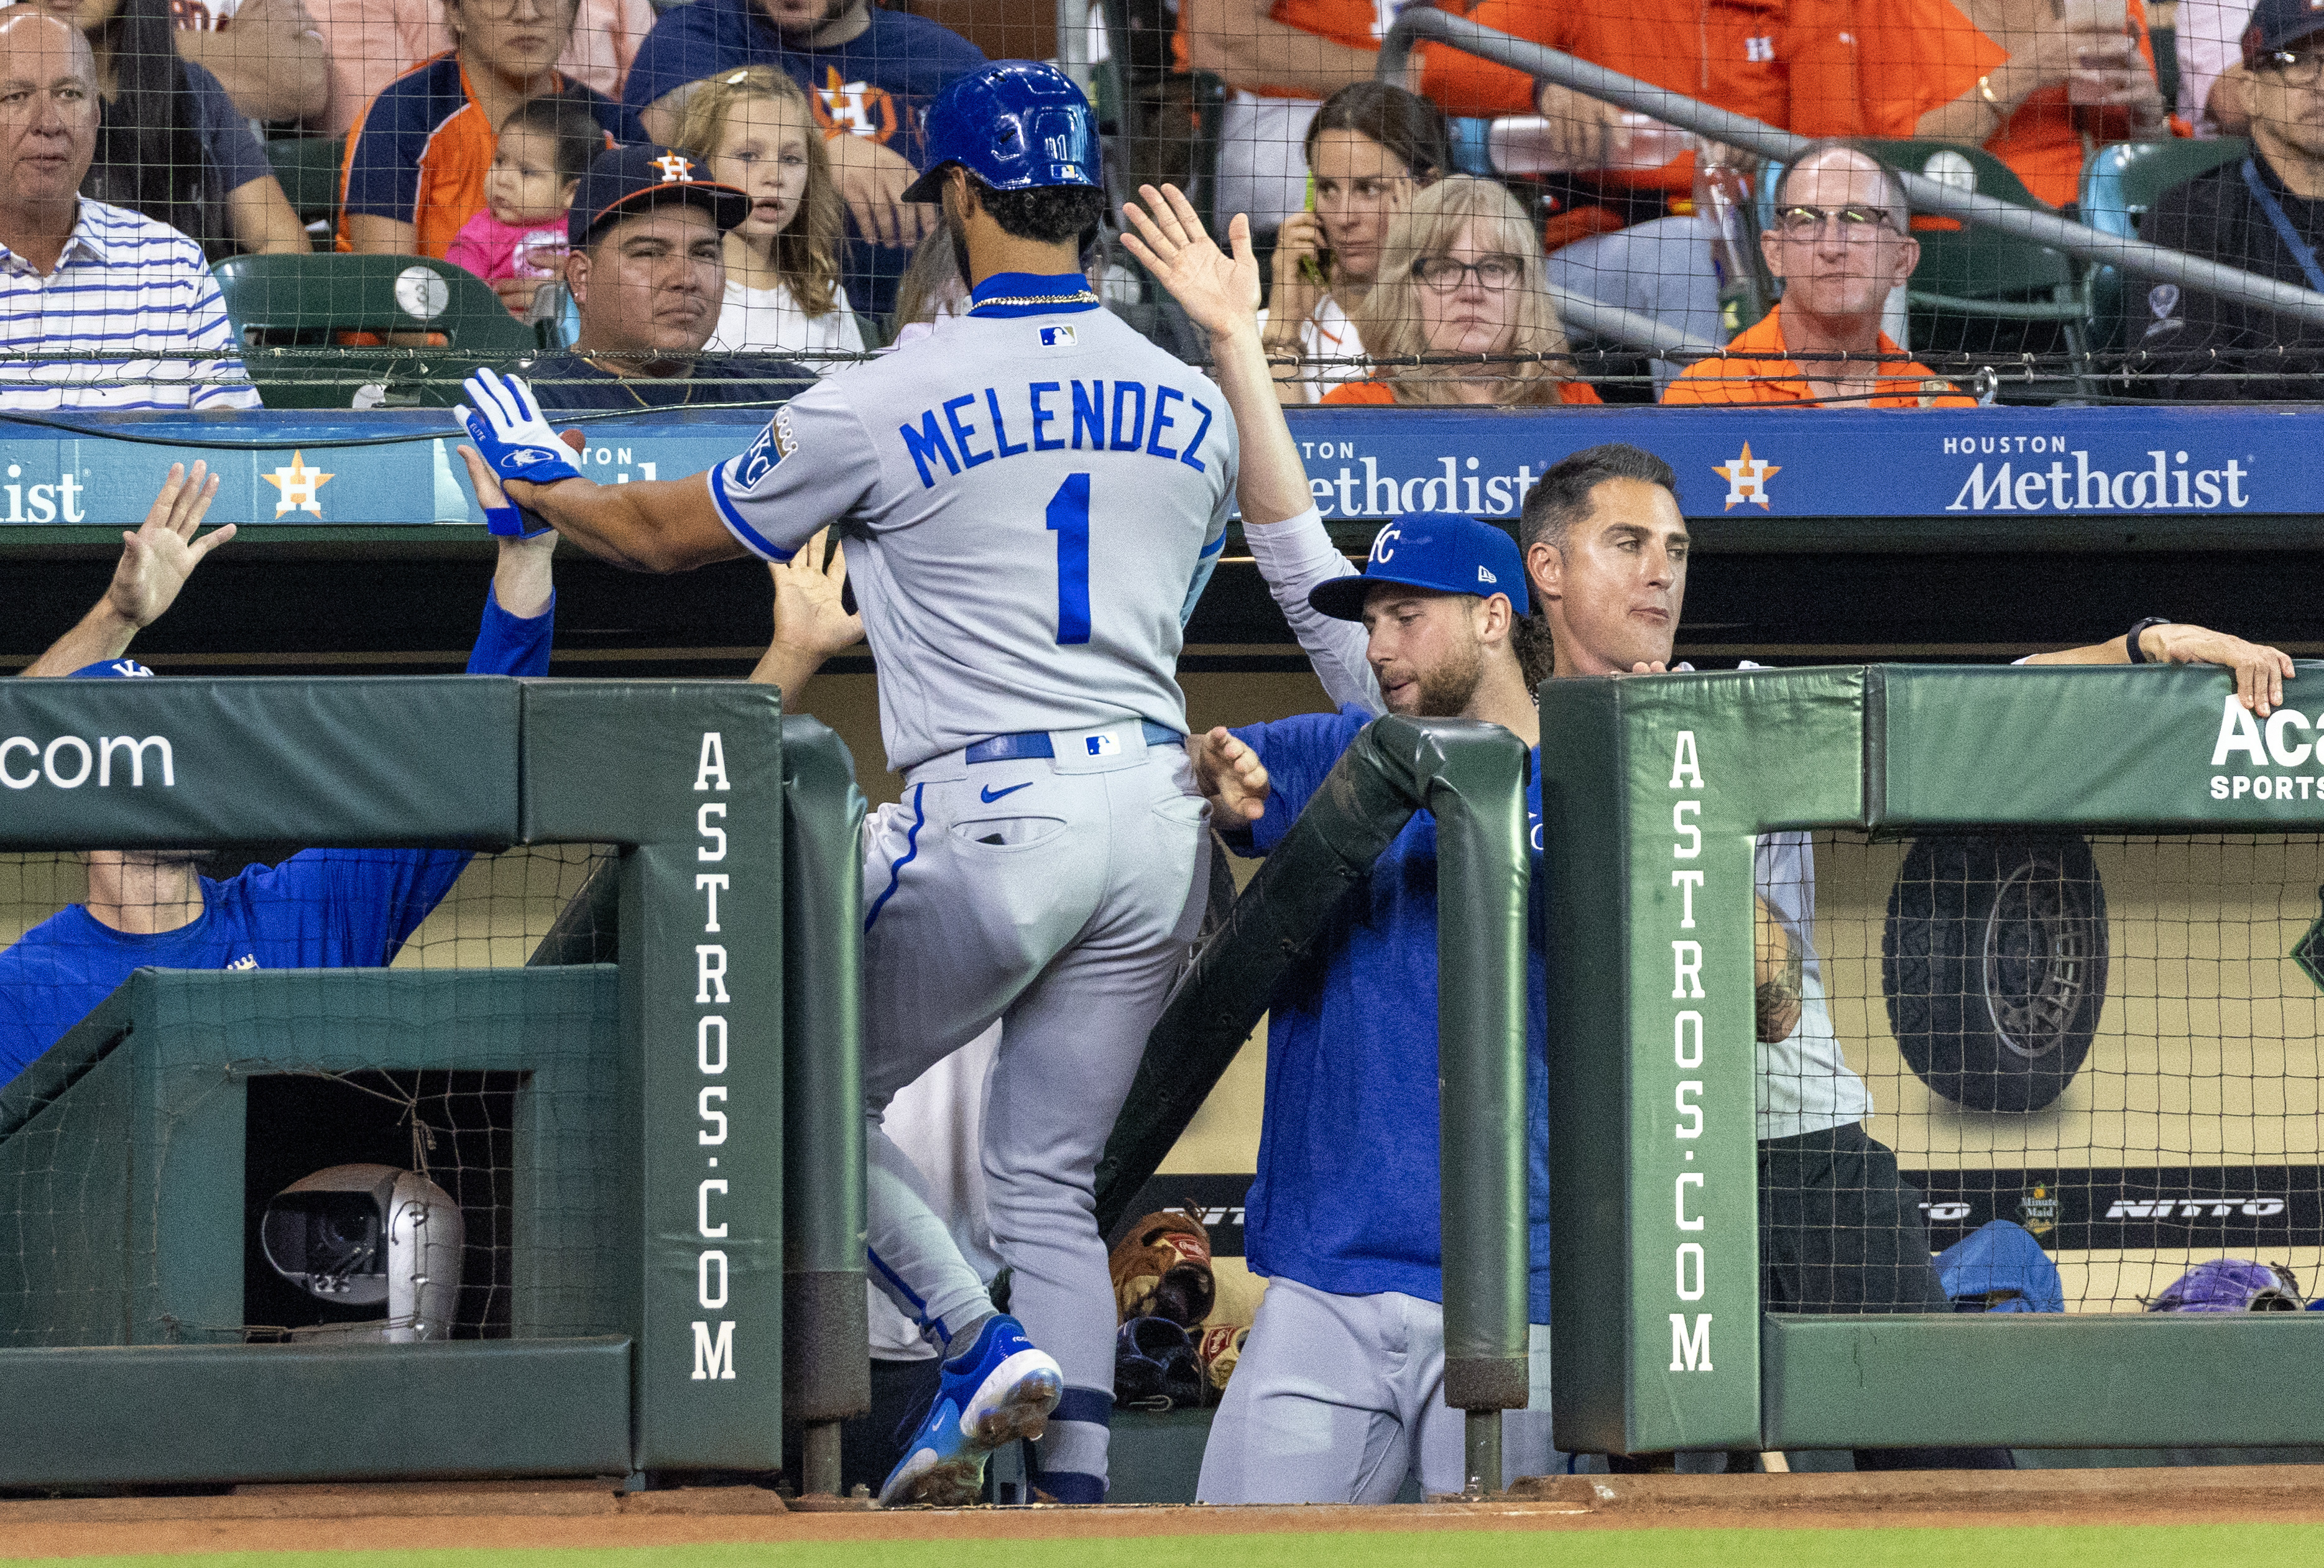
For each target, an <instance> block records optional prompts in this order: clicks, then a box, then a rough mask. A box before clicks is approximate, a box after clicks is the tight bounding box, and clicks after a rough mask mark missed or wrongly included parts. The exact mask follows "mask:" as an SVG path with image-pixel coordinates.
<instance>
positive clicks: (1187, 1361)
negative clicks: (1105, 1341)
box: [1113, 1317, 1207, 1410]
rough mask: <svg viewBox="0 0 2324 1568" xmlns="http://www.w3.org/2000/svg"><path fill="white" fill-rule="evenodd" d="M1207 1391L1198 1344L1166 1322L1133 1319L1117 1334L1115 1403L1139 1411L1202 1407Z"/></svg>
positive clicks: (1114, 1361) (1123, 1325)
mask: <svg viewBox="0 0 2324 1568" xmlns="http://www.w3.org/2000/svg"><path fill="white" fill-rule="evenodd" d="M1206 1392H1207V1389H1206V1388H1205V1387H1204V1384H1203V1368H1202V1363H1201V1362H1200V1361H1198V1360H1195V1357H1194V1341H1192V1340H1190V1339H1188V1338H1187V1337H1186V1331H1185V1329H1183V1328H1181V1327H1180V1326H1179V1325H1178V1324H1175V1323H1172V1322H1171V1321H1170V1320H1169V1319H1167V1318H1160V1317H1133V1318H1131V1319H1130V1321H1129V1322H1128V1323H1126V1324H1122V1325H1121V1327H1120V1329H1119V1330H1118V1331H1116V1333H1115V1334H1114V1342H1113V1402H1114V1403H1115V1404H1117V1405H1126V1406H1130V1407H1134V1408H1137V1409H1140V1410H1170V1409H1180V1410H1192V1409H1196V1408H1199V1407H1201V1405H1202V1403H1203V1395H1204V1394H1205V1393H1206Z"/></svg>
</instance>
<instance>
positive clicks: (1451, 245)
mask: <svg viewBox="0 0 2324 1568" xmlns="http://www.w3.org/2000/svg"><path fill="white" fill-rule="evenodd" d="M1387 258H1388V259H1387V262H1386V263H1385V264H1384V265H1382V267H1381V268H1380V272H1379V281H1377V282H1375V283H1374V284H1373V285H1372V291H1371V292H1370V293H1369V295H1367V296H1365V299H1364V302H1363V304H1362V306H1361V307H1360V309H1358V310H1357V312H1356V329H1357V332H1358V334H1359V335H1360V337H1362V339H1363V342H1364V346H1365V347H1366V349H1367V350H1368V351H1369V353H1370V354H1371V355H1372V356H1373V358H1375V359H1376V360H1379V359H1385V360H1389V361H1397V360H1404V359H1414V358H1418V357H1419V356H1422V355H1488V356H1489V355H1510V356H1512V357H1511V358H1510V359H1509V360H1508V361H1506V362H1504V363H1501V364H1491V363H1489V361H1488V363H1486V364H1480V365H1478V366H1475V367H1473V368H1472V367H1470V366H1466V365H1461V366H1455V365H1450V364H1388V365H1387V366H1384V367H1383V368H1382V369H1381V370H1380V371H1379V374H1378V379H1375V380H1372V381H1364V382H1352V383H1348V384H1347V385H1344V386H1340V387H1335V388H1333V390H1332V391H1331V392H1328V393H1326V394H1325V395H1324V398H1323V401H1325V402H1327V403H1402V404H1406V405H1411V404H1416V403H1417V404H1428V403H1434V404H1458V403H1490V404H1498V405H1502V406H1507V405H1510V404H1517V405H1526V404H1539V403H1560V402H1563V403H1594V402H1596V401H1599V400H1598V394H1597V392H1595V391H1593V390H1592V389H1591V386H1590V385H1589V383H1586V382H1580V381H1560V380H1558V379H1557V376H1558V372H1559V370H1560V369H1561V368H1563V369H1565V370H1567V372H1568V373H1569V374H1570V373H1571V365H1572V362H1571V361H1569V360H1563V359H1560V358H1558V357H1556V356H1558V355H1563V354H1564V353H1565V351H1566V342H1565V334H1564V332H1563V330H1562V329H1561V328H1560V327H1559V326H1558V324H1557V312H1556V310H1555V309H1554V308H1553V307H1552V306H1551V304H1550V302H1549V295H1548V292H1547V290H1546V276H1545V270H1544V268H1543V266H1542V255H1541V242H1540V241H1539V240H1538V239H1537V238H1536V237H1535V235H1534V230H1533V225H1532V224H1531V223H1529V222H1528V221H1527V220H1526V215H1525V209H1524V208H1521V207H1519V206H1518V205H1517V198H1514V197H1512V196H1511V195H1510V194H1509V193H1508V191H1506V190H1504V189H1501V188H1500V187H1499V185H1496V184H1494V183H1493V182H1492V181H1490V180H1475V179H1471V178H1470V177H1469V176H1467V175H1464V174H1455V175H1452V176H1451V177H1449V178H1447V179H1444V180H1438V181H1437V182H1436V183H1435V184H1434V185H1432V186H1430V187H1428V188H1427V189H1425V190H1423V191H1422V192H1420V194H1419V195H1417V196H1416V197H1414V198H1412V204H1411V205H1410V206H1409V207H1407V208H1405V209H1404V210H1403V211H1402V212H1400V213H1398V214H1397V216H1396V217H1395V219H1394V221H1393V222H1392V223H1391V224H1390V225H1389V226H1388V246H1387ZM1517 355H1527V356H1530V357H1526V358H1524V359H1517V358H1516V357H1515V356H1517Z"/></svg>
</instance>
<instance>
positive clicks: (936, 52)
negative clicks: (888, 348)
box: [622, 0, 984, 316]
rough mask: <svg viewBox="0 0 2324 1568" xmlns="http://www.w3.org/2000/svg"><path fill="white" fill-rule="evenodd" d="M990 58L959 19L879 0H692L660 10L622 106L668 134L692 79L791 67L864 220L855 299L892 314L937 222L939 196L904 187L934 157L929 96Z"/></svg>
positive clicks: (636, 130)
mask: <svg viewBox="0 0 2324 1568" xmlns="http://www.w3.org/2000/svg"><path fill="white" fill-rule="evenodd" d="M983 63H984V54H983V51H981V50H979V49H978V48H977V47H976V45H974V44H973V43H971V42H968V40H966V39H964V38H963V37H961V36H960V34H958V33H956V32H953V31H952V30H951V29H950V28H947V27H945V26H944V25H943V24H941V23H936V22H931V21H929V20H927V18H926V17H921V16H914V15H912V14H910V13H908V12H905V11H891V10H889V9H888V8H886V7H885V6H881V5H873V4H871V0H693V3H692V4H690V5H673V6H671V7H669V9H668V10H666V11H664V12H663V13H662V14H661V15H660V16H659V18H658V19H657V20H656V21H655V23H654V26H653V31H652V32H650V33H648V34H647V35H646V41H645V42H644V43H643V44H641V45H640V46H639V49H638V57H637V59H636V60H634V61H632V63H631V66H630V74H629V75H628V77H626V78H623V82H622V108H623V110H624V112H625V113H626V114H627V115H629V119H630V125H631V127H632V129H631V131H630V133H629V136H630V140H632V141H651V142H667V141H669V139H670V137H671V136H672V135H674V134H676V133H677V129H678V111H679V109H680V108H681V107H682V106H683V105H684V103H685V94H686V90H687V88H689V87H691V86H692V85H693V84H694V83H696V82H698V81H701V80H702V79H704V78H706V77H713V76H718V75H722V74H724V72H727V71H731V70H736V69H741V68H742V67H744V66H753V65H766V66H772V67H774V68H775V69H777V70H779V71H783V72H785V73H787V74H788V76H789V77H790V78H791V79H792V80H794V81H796V82H798V85H799V86H800V87H802V88H806V89H807V100H808V101H809V102H810V103H812V104H813V105H814V106H815V110H816V122H817V128H818V129H819V130H821V131H822V132H823V133H824V134H825V139H826V140H825V145H826V148H827V150H828V152H830V155H831V173H832V178H833V180H835V181H836V182H837V184H838V186H839V194H840V198H841V199H842V200H844V201H845V202H846V203H847V210H848V212H849V214H850V215H851V216H852V217H853V218H854V220H855V233H856V236H857V240H858V244H856V245H855V246H854V247H853V254H852V255H851V256H850V258H849V262H848V271H849V274H850V275H849V276H848V277H847V279H846V283H847V291H848V298H850V299H851V300H854V301H855V302H856V307H857V309H860V310H862V311H864V312H866V313H867V314H869V315H874V316H884V315H886V314H887V313H888V311H889V310H890V309H891V308H892V306H893V304H894V301H895V291H896V280H897V279H898V278H899V277H901V276H902V275H903V271H904V265H905V263H906V262H907V261H908V259H909V256H910V247H911V246H913V245H914V244H918V242H919V241H920V240H921V238H923V237H924V236H925V235H928V234H931V233H934V232H935V231H936V228H937V227H938V225H937V223H936V208H935V207H934V206H933V205H931V204H928V203H926V202H913V201H908V200H907V199H905V196H904V189H905V187H907V186H908V185H910V184H911V183H912V181H913V180H915V179H916V178H917V177H918V173H919V171H921V170H924V169H926V168H927V166H928V159H927V147H926V144H925V140H924V133H923V130H922V126H923V125H924V123H925V122H926V120H927V112H928V106H929V105H930V104H932V103H933V102H934V101H935V100H936V94H938V93H939V92H941V91H943V90H944V88H945V85H946V84H948V83H950V82H951V81H952V80H953V79H954V78H956V77H960V76H964V75H965V74H967V73H968V72H970V71H972V70H974V69H976V68H977V67H978V66H981V65H982V64H983Z"/></svg>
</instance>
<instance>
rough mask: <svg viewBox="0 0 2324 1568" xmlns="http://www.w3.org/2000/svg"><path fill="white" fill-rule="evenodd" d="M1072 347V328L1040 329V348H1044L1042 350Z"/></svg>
mask: <svg viewBox="0 0 2324 1568" xmlns="http://www.w3.org/2000/svg"><path fill="white" fill-rule="evenodd" d="M1041 346H1042V347H1044V348H1071V347H1072V346H1074V329H1073V328H1072V327H1042V328H1041Z"/></svg>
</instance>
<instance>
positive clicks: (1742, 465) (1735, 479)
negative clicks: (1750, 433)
mask: <svg viewBox="0 0 2324 1568" xmlns="http://www.w3.org/2000/svg"><path fill="white" fill-rule="evenodd" d="M1711 472H1712V473H1713V474H1716V475H1719V476H1720V478H1721V479H1724V480H1726V481H1727V504H1726V506H1724V507H1721V508H1720V510H1721V511H1722V512H1724V511H1731V510H1732V509H1733V508H1734V507H1735V506H1736V505H1737V504H1738V503H1741V502H1746V501H1748V502H1753V503H1757V505H1758V507H1759V509H1760V510H1761V511H1763V512H1766V511H1770V510H1772V505H1771V503H1769V501H1768V498H1767V481H1768V480H1770V479H1773V478H1774V477H1775V475H1778V474H1781V473H1782V472H1783V470H1782V469H1781V468H1779V467H1777V466H1775V464H1773V463H1768V462H1764V461H1762V460H1760V459H1758V458H1756V457H1752V456H1751V443H1750V442H1748V441H1746V442H1744V443H1743V455H1742V456H1741V457H1729V459H1727V461H1726V462H1725V463H1724V464H1721V465H1720V466H1718V467H1716V468H1713V469H1712V470H1711Z"/></svg>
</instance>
